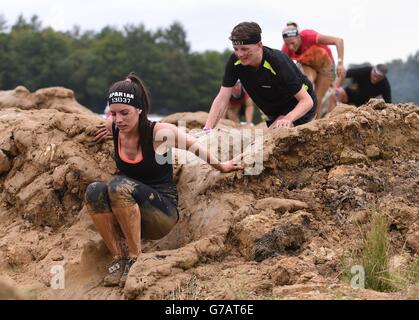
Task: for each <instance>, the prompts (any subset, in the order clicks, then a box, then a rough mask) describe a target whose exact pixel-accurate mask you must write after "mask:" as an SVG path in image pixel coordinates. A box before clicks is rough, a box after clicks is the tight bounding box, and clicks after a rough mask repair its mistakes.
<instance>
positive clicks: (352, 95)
mask: <svg viewBox="0 0 419 320" xmlns="http://www.w3.org/2000/svg"><path fill="white" fill-rule="evenodd" d="M371 70H372V67H362V68H354V69H349V70H348V71H347V73H346V78H352V79H353V83H354V84H355V85H356V86H357V88H355V89H352V88H351V86H349V87H347V88H345V91H346V93H347V94H348V99H349V100H348V102H349V103H352V104H354V105H356V106H360V105H363V104H365V103H367V102H368V101H369V100H370V98H375V97H377V96H380V95H381V96H382V97H383V99H384V101H385V102H387V103H391V88H390V83H389V82H388V80H387V78H384V79H383V80H382V81H380V82H378V83H376V84H373V83H372V82H371Z"/></svg>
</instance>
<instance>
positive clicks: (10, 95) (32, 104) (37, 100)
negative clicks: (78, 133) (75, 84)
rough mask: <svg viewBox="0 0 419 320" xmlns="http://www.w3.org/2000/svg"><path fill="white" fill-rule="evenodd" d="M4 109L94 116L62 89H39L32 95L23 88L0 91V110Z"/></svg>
mask: <svg viewBox="0 0 419 320" xmlns="http://www.w3.org/2000/svg"><path fill="white" fill-rule="evenodd" d="M5 108H18V109H22V110H30V109H56V110H58V111H61V112H65V113H80V114H87V115H94V113H93V112H92V111H90V110H89V109H87V108H86V107H84V106H82V105H81V104H79V103H78V102H77V101H76V99H75V97H74V92H73V91H72V90H70V89H66V88H62V87H51V88H45V89H39V90H37V91H36V92H34V93H31V92H29V90H28V89H26V88H25V87H23V86H18V87H16V88H15V89H14V90H9V91H0V110H1V109H5Z"/></svg>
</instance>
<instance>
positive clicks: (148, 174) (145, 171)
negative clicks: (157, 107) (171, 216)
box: [112, 122, 177, 198]
mask: <svg viewBox="0 0 419 320" xmlns="http://www.w3.org/2000/svg"><path fill="white" fill-rule="evenodd" d="M155 125H156V122H152V123H151V125H150V126H149V130H150V131H149V132H148V141H147V143H146V144H145V145H146V147H145V150H142V154H143V159H142V160H141V161H140V162H139V163H135V164H131V163H127V162H125V161H123V160H122V159H121V157H120V154H119V150H118V149H119V148H118V145H119V129H118V128H117V127H116V126H115V124H114V123H113V124H112V133H113V144H114V150H115V162H116V166H117V168H118V169H119V171H120V172H121V173H122V174H123V175H125V176H127V177H128V178H131V179H134V180H137V181H140V182H142V183H145V184H147V185H149V186H151V187H154V188H156V189H157V191H161V190H159V189H163V190H165V191H166V190H170V192H169V193H170V196H171V197H170V198H173V196H174V193H176V198H177V191H176V185H175V184H174V182H173V165H172V162H171V161H172V151H171V149H169V151H168V152H167V153H166V154H164V155H159V154H156V153H155V151H154V147H153V130H154V126H155ZM156 158H157V160H158V161H159V162H160V163H162V162H163V161H164V160H165V159H167V160H170V161H169V162H168V161H165V163H164V164H159V163H158V162H157V160H156ZM159 186H161V188H160V187H159Z"/></svg>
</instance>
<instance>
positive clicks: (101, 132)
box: [94, 125, 112, 143]
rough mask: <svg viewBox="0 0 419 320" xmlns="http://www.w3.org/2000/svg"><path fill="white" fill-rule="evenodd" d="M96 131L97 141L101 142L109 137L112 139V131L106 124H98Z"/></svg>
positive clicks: (95, 139) (95, 140)
mask: <svg viewBox="0 0 419 320" xmlns="http://www.w3.org/2000/svg"><path fill="white" fill-rule="evenodd" d="M96 128H97V130H96V132H95V138H94V142H95V143H100V142H103V141H106V140H109V139H112V132H110V131H109V130H108V129H107V128H106V126H105V125H100V126H96Z"/></svg>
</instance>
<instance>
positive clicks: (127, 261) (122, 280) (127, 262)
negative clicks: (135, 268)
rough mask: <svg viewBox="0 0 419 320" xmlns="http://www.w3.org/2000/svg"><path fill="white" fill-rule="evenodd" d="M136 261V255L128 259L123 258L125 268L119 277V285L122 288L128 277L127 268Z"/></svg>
mask: <svg viewBox="0 0 419 320" xmlns="http://www.w3.org/2000/svg"><path fill="white" fill-rule="evenodd" d="M135 261H137V257H134V258H129V259H128V260H125V268H124V272H123V273H122V276H121V278H120V279H119V286H120V287H121V288H123V287H124V286H125V282H126V281H127V278H128V273H129V270H130V269H131V267H132V265H133V264H134V263H135Z"/></svg>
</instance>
